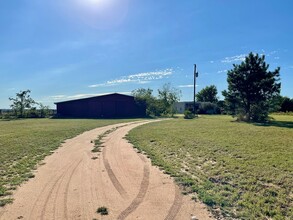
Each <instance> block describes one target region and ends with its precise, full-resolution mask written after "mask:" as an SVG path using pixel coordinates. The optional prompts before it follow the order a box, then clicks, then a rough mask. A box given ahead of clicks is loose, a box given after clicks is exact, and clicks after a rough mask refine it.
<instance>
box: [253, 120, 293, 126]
mask: <svg viewBox="0 0 293 220" xmlns="http://www.w3.org/2000/svg"><path fill="white" fill-rule="evenodd" d="M253 125H256V126H263V127H272V126H273V127H280V128H293V122H292V121H270V122H267V123H253Z"/></svg>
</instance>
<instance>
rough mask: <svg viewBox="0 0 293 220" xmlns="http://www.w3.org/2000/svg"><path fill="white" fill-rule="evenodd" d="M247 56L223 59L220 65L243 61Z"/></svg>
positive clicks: (241, 55)
mask: <svg viewBox="0 0 293 220" xmlns="http://www.w3.org/2000/svg"><path fill="white" fill-rule="evenodd" d="M246 55H247V54H240V55H236V56H232V57H225V58H224V59H222V60H221V62H222V63H232V62H239V61H244V60H245V56H246Z"/></svg>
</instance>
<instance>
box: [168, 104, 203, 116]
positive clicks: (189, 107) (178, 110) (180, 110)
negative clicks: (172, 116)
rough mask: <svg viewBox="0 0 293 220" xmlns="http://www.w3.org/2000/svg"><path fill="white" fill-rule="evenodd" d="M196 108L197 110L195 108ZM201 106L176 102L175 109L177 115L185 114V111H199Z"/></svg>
mask: <svg viewBox="0 0 293 220" xmlns="http://www.w3.org/2000/svg"><path fill="white" fill-rule="evenodd" d="M193 106H195V108H194V107H193ZM199 106H200V103H199V102H195V103H194V102H175V103H174V105H173V108H174V109H175V111H176V113H178V114H183V113H184V111H186V110H189V111H194V109H195V110H197V109H198V108H199Z"/></svg>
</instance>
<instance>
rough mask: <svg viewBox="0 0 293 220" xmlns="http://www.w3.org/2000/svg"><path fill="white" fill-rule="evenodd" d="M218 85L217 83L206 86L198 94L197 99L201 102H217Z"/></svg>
mask: <svg viewBox="0 0 293 220" xmlns="http://www.w3.org/2000/svg"><path fill="white" fill-rule="evenodd" d="M217 94H218V91H217V87H216V86H215V85H211V86H206V87H205V88H203V89H202V90H200V91H199V92H198V93H197V94H196V100H197V101H199V102H211V103H217V102H218V98H217Z"/></svg>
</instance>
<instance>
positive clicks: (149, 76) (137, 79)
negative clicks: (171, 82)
mask: <svg viewBox="0 0 293 220" xmlns="http://www.w3.org/2000/svg"><path fill="white" fill-rule="evenodd" d="M173 73H174V71H173V69H171V68H169V69H165V70H159V71H154V72H145V73H137V74H132V75H128V76H123V77H121V78H118V79H114V80H110V81H107V82H105V83H100V84H94V85H89V87H90V88H95V87H108V86H116V85H121V84H126V83H137V84H145V83H150V82H152V81H154V80H159V79H164V78H168V77H169V76H170V75H172V74H173Z"/></svg>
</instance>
